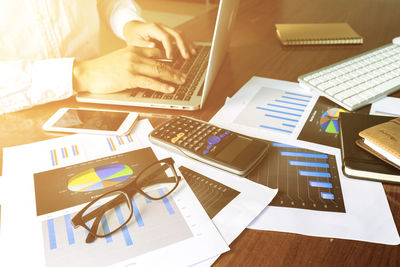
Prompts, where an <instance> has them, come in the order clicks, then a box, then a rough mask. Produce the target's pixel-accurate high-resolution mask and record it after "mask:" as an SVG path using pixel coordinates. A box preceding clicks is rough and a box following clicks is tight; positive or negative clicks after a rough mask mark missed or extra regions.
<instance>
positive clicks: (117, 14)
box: [98, 0, 145, 40]
mask: <svg viewBox="0 0 400 267" xmlns="http://www.w3.org/2000/svg"><path fill="white" fill-rule="evenodd" d="M98 9H99V13H100V15H101V16H102V17H103V18H104V20H105V21H106V22H108V23H110V27H111V29H112V31H113V32H114V34H115V35H116V36H118V37H119V38H121V39H122V40H125V37H124V34H123V31H122V30H123V28H124V26H125V24H126V23H127V22H129V21H132V20H137V21H143V22H144V21H145V20H144V19H143V18H142V17H141V9H140V7H139V6H138V5H137V4H136V3H135V2H134V1H133V0H98Z"/></svg>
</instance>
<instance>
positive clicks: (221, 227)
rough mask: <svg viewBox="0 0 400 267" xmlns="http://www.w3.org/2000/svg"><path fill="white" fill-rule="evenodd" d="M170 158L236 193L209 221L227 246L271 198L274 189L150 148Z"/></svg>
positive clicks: (208, 263)
mask: <svg viewBox="0 0 400 267" xmlns="http://www.w3.org/2000/svg"><path fill="white" fill-rule="evenodd" d="M153 149H154V150H160V153H161V151H163V153H167V154H170V155H172V157H173V158H174V159H175V161H176V162H177V164H178V165H182V166H185V167H186V168H189V169H191V170H192V171H195V172H197V173H199V174H201V175H204V176H206V177H208V178H211V179H213V180H215V181H217V182H219V183H222V184H224V185H225V186H227V187H230V188H232V189H234V190H236V191H238V192H240V194H239V195H237V196H236V197H235V198H234V199H233V200H232V201H231V202H229V203H228V204H227V205H226V206H225V207H224V208H223V209H222V210H220V211H219V212H218V213H217V214H216V215H215V217H214V218H213V219H212V221H213V222H214V224H215V226H216V227H217V228H218V231H219V232H220V233H221V235H222V236H223V238H224V240H225V242H226V243H227V244H231V243H232V242H233V241H234V240H235V239H236V238H237V237H238V236H239V235H240V233H241V232H243V231H244V229H246V227H247V226H248V225H249V224H250V223H251V222H252V221H253V220H254V219H255V218H256V217H257V216H258V215H259V214H260V213H261V212H262V211H263V210H264V209H265V207H266V206H267V205H268V204H269V203H270V202H271V200H272V199H273V198H274V197H275V195H276V193H277V190H276V189H271V188H268V187H266V186H263V185H260V184H257V183H254V182H252V181H250V180H248V179H245V178H243V177H240V176H237V175H234V174H231V173H228V172H226V171H223V170H220V169H217V168H214V167H211V166H209V165H207V164H203V163H201V162H198V161H195V160H192V159H190V158H186V157H182V156H180V155H178V154H175V153H171V152H168V151H166V150H164V149H162V148H156V147H153ZM217 258H218V257H214V258H213V259H210V260H207V261H205V262H202V263H201V264H197V265H196V266H210V265H211V264H212V263H213V262H214V261H215V260H217Z"/></svg>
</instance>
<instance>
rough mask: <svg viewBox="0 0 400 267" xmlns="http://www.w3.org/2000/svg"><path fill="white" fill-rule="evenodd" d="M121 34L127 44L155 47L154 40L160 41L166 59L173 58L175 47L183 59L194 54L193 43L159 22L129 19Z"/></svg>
mask: <svg viewBox="0 0 400 267" xmlns="http://www.w3.org/2000/svg"><path fill="white" fill-rule="evenodd" d="M123 34H124V36H125V38H126V43H127V45H129V46H143V47H155V45H156V44H155V42H154V41H155V40H156V41H159V42H161V43H162V45H163V47H164V50H165V55H166V57H167V58H168V59H172V58H173V55H174V52H175V51H174V50H175V49H176V48H177V49H178V50H179V53H180V54H181V55H182V57H183V58H185V59H188V58H189V57H190V55H194V54H196V49H195V45H194V44H193V43H192V42H191V41H188V40H186V39H185V38H184V37H183V35H182V33H180V32H179V31H177V30H174V29H171V28H169V27H167V26H165V25H163V24H161V23H153V22H150V23H145V22H141V21H130V22H128V23H126V24H125V26H124V28H123Z"/></svg>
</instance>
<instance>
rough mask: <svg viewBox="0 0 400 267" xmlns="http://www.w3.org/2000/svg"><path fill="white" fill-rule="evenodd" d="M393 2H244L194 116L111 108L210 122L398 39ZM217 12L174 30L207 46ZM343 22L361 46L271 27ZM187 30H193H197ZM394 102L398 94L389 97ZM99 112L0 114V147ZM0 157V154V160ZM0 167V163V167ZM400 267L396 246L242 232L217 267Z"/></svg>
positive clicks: (396, 213)
mask: <svg viewBox="0 0 400 267" xmlns="http://www.w3.org/2000/svg"><path fill="white" fill-rule="evenodd" d="M399 15H400V1H398V0H380V1H377V0H335V1H332V0H275V1H274V0H242V1H241V5H240V8H239V12H238V18H237V21H236V25H235V29H234V34H233V36H232V41H231V46H230V50H229V54H228V57H227V58H226V60H225V62H224V64H223V66H222V68H221V71H220V73H219V76H218V78H217V80H216V81H215V83H214V86H213V90H212V92H211V93H210V95H209V97H208V99H207V102H206V106H205V107H204V108H203V109H202V110H200V111H195V112H190V111H185V112H182V111H163V110H150V109H146V108H130V107H109V106H107V108H115V109H118V108H120V109H125V110H133V111H138V112H158V113H168V114H173V115H177V114H184V115H188V116H193V117H197V118H200V119H203V120H209V119H210V118H211V117H212V116H213V115H214V114H215V113H216V112H217V110H218V109H219V108H220V107H221V106H222V105H223V103H224V101H225V98H226V97H227V96H232V95H233V94H234V93H235V92H236V91H237V90H238V89H239V88H240V87H241V86H243V85H244V84H245V83H246V81H248V80H249V79H250V78H251V77H252V76H254V75H257V76H261V77H268V78H273V79H281V80H287V81H293V82H296V81H297V77H298V76H299V75H301V74H305V73H308V72H310V71H312V70H315V69H318V68H321V67H323V66H326V65H329V64H332V63H335V62H337V61H340V60H342V59H345V58H348V57H351V56H354V55H357V54H360V53H362V52H364V51H368V50H371V49H373V48H376V47H379V46H382V45H384V44H388V43H390V42H391V41H392V39H393V38H394V37H396V36H400V27H399V26H400V16H399ZM215 16H216V12H215V11H211V12H209V13H207V14H205V15H203V16H201V17H199V18H196V19H194V20H192V21H190V22H188V23H186V24H184V25H181V26H180V29H181V30H183V31H184V32H185V33H186V34H187V36H188V37H190V38H191V39H192V40H198V41H209V40H211V37H212V30H213V27H214V22H215ZM313 22H348V23H349V24H350V25H351V26H352V27H353V28H354V29H355V30H356V31H357V32H358V33H359V34H360V35H362V36H363V37H364V44H362V45H336V46H333V45H331V46H293V47H284V46H282V45H281V43H280V41H279V39H278V38H277V35H276V33H275V26H274V25H275V24H276V23H313ZM193 29H196V30H195V31H194V30H193ZM393 95H394V96H398V97H400V92H397V93H395V94H393ZM64 106H72V107H76V106H84V107H104V106H99V105H89V104H82V103H77V102H76V101H75V100H73V99H68V100H64V101H59V102H56V103H50V104H46V105H43V106H38V107H35V108H33V109H30V110H26V111H20V112H16V113H10V114H5V115H1V116H0V147H6V146H13V145H19V144H25V143H29V142H34V141H39V140H44V139H49V138H54V137H58V136H62V135H61V134H49V133H45V132H43V131H42V129H41V126H42V124H43V123H44V122H45V121H46V120H47V119H48V118H49V117H50V116H51V115H52V114H53V113H54V112H55V111H56V110H57V109H58V108H60V107H64ZM0 159H1V156H0ZM0 169H1V164H0ZM384 188H385V191H386V195H387V197H388V201H389V204H390V208H391V210H392V213H393V217H394V220H395V222H396V225H397V229H398V230H399V228H400V186H398V185H397V186H395V185H384ZM310 265H311V266H320V265H324V266H337V265H347V266H366V265H368V266H400V248H399V246H387V245H381V244H372V243H366V242H358V241H350V240H340V239H330V238H317V237H308V236H302V235H296V234H289V233H279V232H270V231H256V230H245V231H244V232H243V233H242V234H241V235H240V236H239V237H238V238H237V239H236V240H235V241H234V242H233V244H232V245H231V251H230V252H228V253H225V254H224V255H222V256H221V257H220V258H219V259H218V260H217V262H216V263H215V266H310Z"/></svg>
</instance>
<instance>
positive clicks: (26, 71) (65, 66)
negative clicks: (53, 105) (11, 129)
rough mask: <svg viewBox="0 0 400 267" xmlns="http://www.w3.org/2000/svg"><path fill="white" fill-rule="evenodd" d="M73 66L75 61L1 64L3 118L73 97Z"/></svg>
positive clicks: (59, 60)
mask: <svg viewBox="0 0 400 267" xmlns="http://www.w3.org/2000/svg"><path fill="white" fill-rule="evenodd" d="M73 64H74V59H73V58H58V59H45V60H37V61H29V60H17V61H6V62H0V71H1V72H2V77H3V78H0V114H2V113H7V112H13V111H18V110H21V109H27V108H31V107H33V106H35V105H40V104H44V103H48V102H51V101H56V100H62V99H66V98H68V97H70V96H72V94H73V88H72V68H73Z"/></svg>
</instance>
